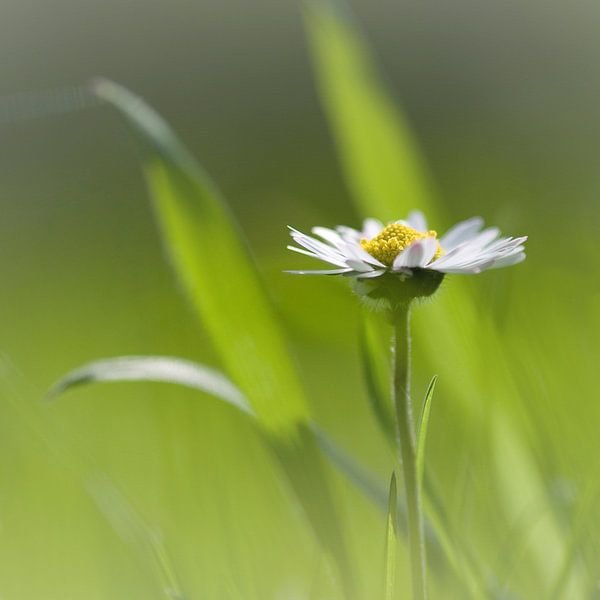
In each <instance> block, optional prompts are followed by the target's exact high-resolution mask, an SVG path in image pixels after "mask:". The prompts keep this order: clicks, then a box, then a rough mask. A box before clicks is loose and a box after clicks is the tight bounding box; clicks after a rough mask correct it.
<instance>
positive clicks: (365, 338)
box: [359, 313, 396, 446]
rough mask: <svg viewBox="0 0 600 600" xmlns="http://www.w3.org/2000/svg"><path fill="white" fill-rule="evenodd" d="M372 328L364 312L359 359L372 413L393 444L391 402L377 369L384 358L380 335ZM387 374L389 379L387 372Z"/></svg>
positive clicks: (394, 438)
mask: <svg viewBox="0 0 600 600" xmlns="http://www.w3.org/2000/svg"><path fill="white" fill-rule="evenodd" d="M373 329H374V327H373V316H372V315H369V314H366V313H364V314H363V316H362V319H361V323H360V329H359V351H360V360H361V363H362V370H363V373H364V378H365V385H366V388H367V397H368V399H369V402H370V404H371V408H372V410H373V414H374V415H375V418H376V419H377V422H378V423H379V426H380V427H381V429H382V431H383V432H384V433H385V435H386V436H387V439H388V440H389V441H390V443H391V444H392V445H394V446H395V443H396V437H395V436H396V432H395V428H394V417H393V412H392V404H391V402H390V400H389V399H388V397H387V394H386V393H385V391H384V388H383V386H382V384H381V381H382V379H383V377H382V374H381V373H380V372H379V371H380V369H378V367H379V366H380V365H382V364H383V363H384V362H385V360H386V359H385V358H383V357H381V356H380V355H379V354H380V353H381V344H380V343H379V342H380V336H379V335H378V332H376V331H374V330H373ZM376 355H377V356H376ZM387 375H388V379H389V373H388V374H387Z"/></svg>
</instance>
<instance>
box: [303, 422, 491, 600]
mask: <svg viewBox="0 0 600 600" xmlns="http://www.w3.org/2000/svg"><path fill="white" fill-rule="evenodd" d="M311 429H312V431H313V433H314V435H315V438H316V440H317V443H318V444H319V447H320V448H321V451H322V452H323V454H325V456H327V458H328V459H329V460H330V461H331V463H332V464H333V465H334V466H335V467H336V468H337V469H338V470H339V471H340V473H342V474H343V475H344V476H345V477H346V478H347V479H348V481H350V482H351V483H352V484H353V485H355V486H356V488H357V489H358V490H360V491H361V492H362V493H363V494H364V495H365V496H366V497H367V498H369V499H370V500H371V502H373V504H374V505H375V506H376V507H377V508H378V509H379V510H380V511H381V512H382V513H384V514H385V513H386V511H388V509H389V494H388V490H386V488H385V485H384V484H383V483H382V482H381V481H380V480H379V478H378V477H377V476H375V475H374V474H373V473H372V472H371V471H369V470H368V469H365V468H364V467H363V466H361V465H360V464H359V463H358V462H357V461H356V460H355V459H354V458H353V457H352V456H351V455H349V454H348V453H347V452H346V451H345V449H343V448H342V447H341V446H339V445H338V444H337V443H336V442H335V441H334V440H332V439H331V438H330V437H329V436H328V435H327V434H326V433H325V432H324V431H322V430H321V429H320V428H319V427H318V426H317V425H315V424H312V425H311ZM432 486H433V484H432V482H431V481H427V480H426V489H427V492H428V493H427V498H428V500H429V511H428V512H427V514H426V515H425V535H426V538H427V546H428V551H429V555H428V560H429V563H430V565H431V567H432V568H433V569H434V570H435V571H439V570H443V569H444V568H445V566H446V565H447V564H449V565H450V566H451V567H452V570H453V571H454V572H455V574H456V575H457V576H458V580H459V581H458V583H459V585H461V586H462V587H463V592H464V594H465V597H480V596H482V595H485V594H486V593H487V591H484V590H486V585H485V582H484V580H483V578H482V576H481V574H480V572H479V568H478V567H477V565H476V564H475V561H474V560H473V558H472V557H471V556H470V555H469V554H468V553H466V552H464V551H463V550H462V548H460V547H459V540H460V538H459V536H458V535H456V534H455V533H454V532H453V531H452V530H451V528H450V525H449V523H448V519H447V518H446V515H445V514H444V510H443V507H442V506H441V503H440V502H439V501H437V502H432V499H438V497H439V495H438V494H437V493H436V492H435V489H434V488H433V487H432ZM397 526H398V531H399V532H400V533H401V534H402V535H404V536H405V535H407V533H408V530H407V525H406V505H405V504H404V502H402V501H400V502H399V503H398V512H397Z"/></svg>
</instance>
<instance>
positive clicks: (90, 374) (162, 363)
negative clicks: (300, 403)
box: [46, 356, 253, 415]
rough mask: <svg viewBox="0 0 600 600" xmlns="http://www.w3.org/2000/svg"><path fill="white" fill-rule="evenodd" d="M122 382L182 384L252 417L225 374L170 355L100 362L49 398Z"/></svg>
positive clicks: (64, 383) (81, 370)
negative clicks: (79, 388)
mask: <svg viewBox="0 0 600 600" xmlns="http://www.w3.org/2000/svg"><path fill="white" fill-rule="evenodd" d="M122 381H155V382H164V383H175V384H178V385H183V386H186V387H189V388H192V389H196V390H200V391H202V392H206V393H207V394H211V395H212V396H215V397H216V398H219V399H220V400H223V401H224V402H227V403H228V404H231V405H232V406H234V407H235V408H237V409H239V410H241V411H243V412H245V413H248V414H250V415H252V414H253V411H252V408H251V407H250V405H249V404H248V401H247V400H246V398H245V397H244V395H243V394H242V393H241V392H240V390H238V388H237V387H236V386H235V385H233V384H232V383H231V382H230V381H229V380H228V379H227V378H226V377H225V376H224V375H222V374H221V373H219V372H218V371H215V370H214V369H210V368H209V367H205V366H204V365H199V364H196V363H193V362H191V361H189V360H184V359H182V358H174V357H169V356H120V357H117V358H108V359H104V360H97V361H94V362H91V363H88V364H86V365H83V366H82V367H80V368H78V369H75V370H74V371H71V372H70V373H68V374H67V375H65V376H64V377H63V378H62V379H61V380H60V381H58V382H57V383H55V384H54V385H53V386H52V387H51V388H50V390H49V391H48V393H47V396H46V397H47V398H48V399H50V400H51V399H54V398H56V397H57V396H59V395H60V394H63V393H64V392H66V391H67V390H69V389H71V388H74V387H77V386H80V385H83V384H88V383H99V382H122Z"/></svg>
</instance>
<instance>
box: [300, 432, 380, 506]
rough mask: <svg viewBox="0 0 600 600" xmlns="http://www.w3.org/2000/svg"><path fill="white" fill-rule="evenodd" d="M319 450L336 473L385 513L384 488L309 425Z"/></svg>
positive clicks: (375, 478) (368, 472) (369, 473)
mask: <svg viewBox="0 0 600 600" xmlns="http://www.w3.org/2000/svg"><path fill="white" fill-rule="evenodd" d="M311 431H312V432H313V434H314V436H315V438H316V440H317V444H318V445H319V448H320V449H321V451H322V452H323V454H324V455H325V456H326V457H327V458H328V459H329V461H330V462H331V464H332V465H334V466H335V467H336V468H337V469H338V471H340V472H341V473H342V474H343V475H345V476H346V478H347V479H348V480H349V481H351V482H352V483H353V484H354V485H355V486H356V487H357V488H358V489H359V490H360V491H361V492H362V493H363V494H364V495H365V496H366V497H367V498H369V500H371V502H373V504H375V505H376V506H378V507H379V509H380V510H382V511H385V510H386V507H387V500H386V496H387V492H386V489H385V486H384V485H383V484H382V483H381V482H380V480H379V479H378V478H377V477H375V476H374V475H373V474H372V473H371V472H370V471H368V470H367V469H365V468H364V467H362V466H361V465H359V464H358V463H357V462H356V461H355V460H354V459H353V458H352V457H351V456H350V455H349V454H348V453H347V452H345V451H344V450H343V449H342V448H341V447H340V446H339V445H338V444H336V443H335V442H334V441H333V440H332V439H331V438H330V437H329V436H328V435H327V434H326V433H325V432H324V431H322V430H321V429H320V428H319V427H318V425H316V424H315V423H312V424H311Z"/></svg>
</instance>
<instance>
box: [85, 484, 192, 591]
mask: <svg viewBox="0 0 600 600" xmlns="http://www.w3.org/2000/svg"><path fill="white" fill-rule="evenodd" d="M86 489H87V491H88V493H89V494H90V496H91V497H92V498H93V500H94V502H95V503H96V506H97V507H98V508H99V510H100V511H101V512H102V514H103V515H104V516H105V518H106V519H107V521H108V522H109V523H110V524H111V526H112V528H113V529H114V530H115V532H116V533H117V534H118V535H119V537H121V539H123V541H125V542H126V543H128V544H130V545H131V546H133V547H135V548H137V550H138V552H139V554H140V556H142V557H143V558H145V559H146V560H147V562H148V564H149V565H151V566H152V570H153V571H154V573H155V575H156V577H157V579H158V580H159V583H160V587H161V590H162V592H163V595H164V597H165V598H166V600H185V599H186V596H185V595H184V594H183V592H182V589H181V585H180V583H179V581H178V579H177V576H176V574H175V569H174V568H173V564H172V561H171V558H170V556H169V554H168V552H167V550H166V548H165V545H164V542H163V539H162V536H161V535H160V533H159V532H157V531H156V530H155V529H153V528H152V527H150V526H149V525H148V524H147V523H146V522H145V521H144V519H142V517H141V516H140V515H139V514H138V513H137V511H136V510H135V509H134V508H133V507H132V506H131V504H130V503H129V502H128V501H127V500H126V498H125V497H124V496H123V495H122V494H121V493H120V492H119V491H118V490H117V488H116V487H115V486H114V484H113V483H112V481H111V480H110V479H109V478H108V477H106V476H104V475H96V476H94V477H91V478H89V479H88V481H87V483H86Z"/></svg>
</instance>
